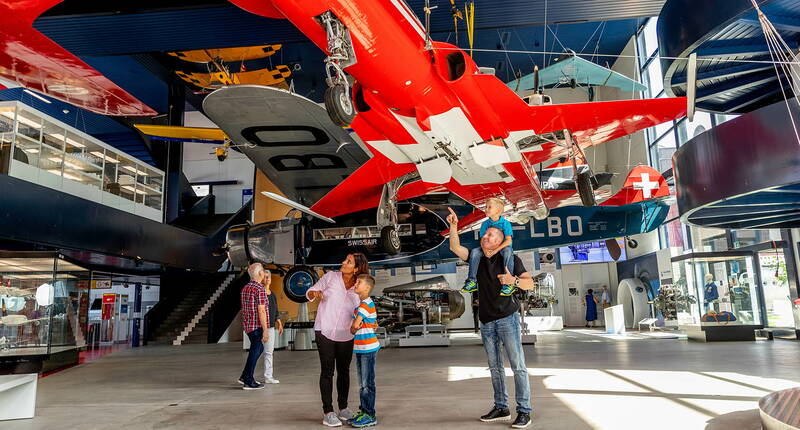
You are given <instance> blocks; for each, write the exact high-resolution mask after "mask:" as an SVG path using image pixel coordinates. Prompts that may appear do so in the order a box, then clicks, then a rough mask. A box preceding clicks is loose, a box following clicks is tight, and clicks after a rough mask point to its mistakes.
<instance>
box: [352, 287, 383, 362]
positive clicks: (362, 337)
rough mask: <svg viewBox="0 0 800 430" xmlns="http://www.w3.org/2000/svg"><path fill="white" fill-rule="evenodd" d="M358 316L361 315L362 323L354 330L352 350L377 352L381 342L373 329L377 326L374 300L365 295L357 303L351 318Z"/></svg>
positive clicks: (358, 352) (362, 352)
mask: <svg viewBox="0 0 800 430" xmlns="http://www.w3.org/2000/svg"><path fill="white" fill-rule="evenodd" d="M358 316H360V317H361V322H362V324H361V328H360V329H358V331H357V332H356V338H355V344H354V345H353V352H355V353H356V354H366V353H368V352H377V351H378V350H379V349H381V343H380V342H379V341H378V336H377V335H376V334H375V329H377V328H378V313H377V312H376V310H375V302H373V301H372V299H371V298H369V297H367V298H366V299H364V300H362V301H361V303H360V304H359V305H358V307H357V308H356V310H355V311H354V312H353V319H355V318H356V317H358Z"/></svg>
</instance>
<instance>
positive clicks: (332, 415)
mask: <svg viewBox="0 0 800 430" xmlns="http://www.w3.org/2000/svg"><path fill="white" fill-rule="evenodd" d="M322 425H324V426H328V427H341V426H342V422H341V421H340V420H339V417H337V416H336V412H328V413H327V414H325V417H324V418H322Z"/></svg>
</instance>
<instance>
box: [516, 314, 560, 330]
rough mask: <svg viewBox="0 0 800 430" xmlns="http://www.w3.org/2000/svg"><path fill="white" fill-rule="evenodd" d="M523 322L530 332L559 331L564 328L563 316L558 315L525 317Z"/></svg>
mask: <svg viewBox="0 0 800 430" xmlns="http://www.w3.org/2000/svg"><path fill="white" fill-rule="evenodd" d="M525 324H526V325H527V326H528V328H529V329H530V331H531V332H532V333H536V332H537V331H560V330H564V318H563V317H561V316H560V315H557V316H545V317H530V316H528V317H525Z"/></svg>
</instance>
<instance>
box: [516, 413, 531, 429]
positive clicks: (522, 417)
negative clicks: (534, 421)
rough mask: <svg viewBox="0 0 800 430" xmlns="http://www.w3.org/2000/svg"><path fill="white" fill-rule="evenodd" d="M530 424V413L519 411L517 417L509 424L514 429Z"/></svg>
mask: <svg viewBox="0 0 800 430" xmlns="http://www.w3.org/2000/svg"><path fill="white" fill-rule="evenodd" d="M529 425H531V414H526V413H525V412H520V413H518V414H517V419H515V420H514V422H513V423H512V424H511V428H514V429H524V428H525V427H528V426H529Z"/></svg>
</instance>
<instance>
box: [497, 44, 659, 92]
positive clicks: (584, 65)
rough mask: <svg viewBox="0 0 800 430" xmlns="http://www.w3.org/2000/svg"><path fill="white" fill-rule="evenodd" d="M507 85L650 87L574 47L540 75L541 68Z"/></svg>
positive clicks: (524, 88) (529, 87) (520, 88)
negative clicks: (587, 57) (592, 60)
mask: <svg viewBox="0 0 800 430" xmlns="http://www.w3.org/2000/svg"><path fill="white" fill-rule="evenodd" d="M507 85H508V87H509V88H512V89H514V91H527V90H539V89H540V88H551V87H555V88H557V87H561V86H569V87H572V88H575V87H577V86H605V87H615V88H619V89H620V90H622V91H644V90H646V89H647V87H645V86H644V85H642V84H641V83H640V82H637V81H635V80H633V79H631V78H629V77H627V76H625V75H623V74H621V73H617V72H615V71H613V70H611V69H609V68H607V67H603V66H600V65H598V64H595V63H593V62H591V61H588V60H584V59H583V58H581V57H579V56H578V55H577V54H575V52H574V51H568V52H567V53H566V54H565V55H563V56H561V57H560V58H559V59H558V60H557V61H556V62H555V63H554V64H552V65H550V66H547V67H545V68H543V69H541V70H538V76H537V72H534V73H531V74H529V75H525V76H523V77H521V78H519V79H514V80H513V81H511V82H509V83H508V84H507Z"/></svg>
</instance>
